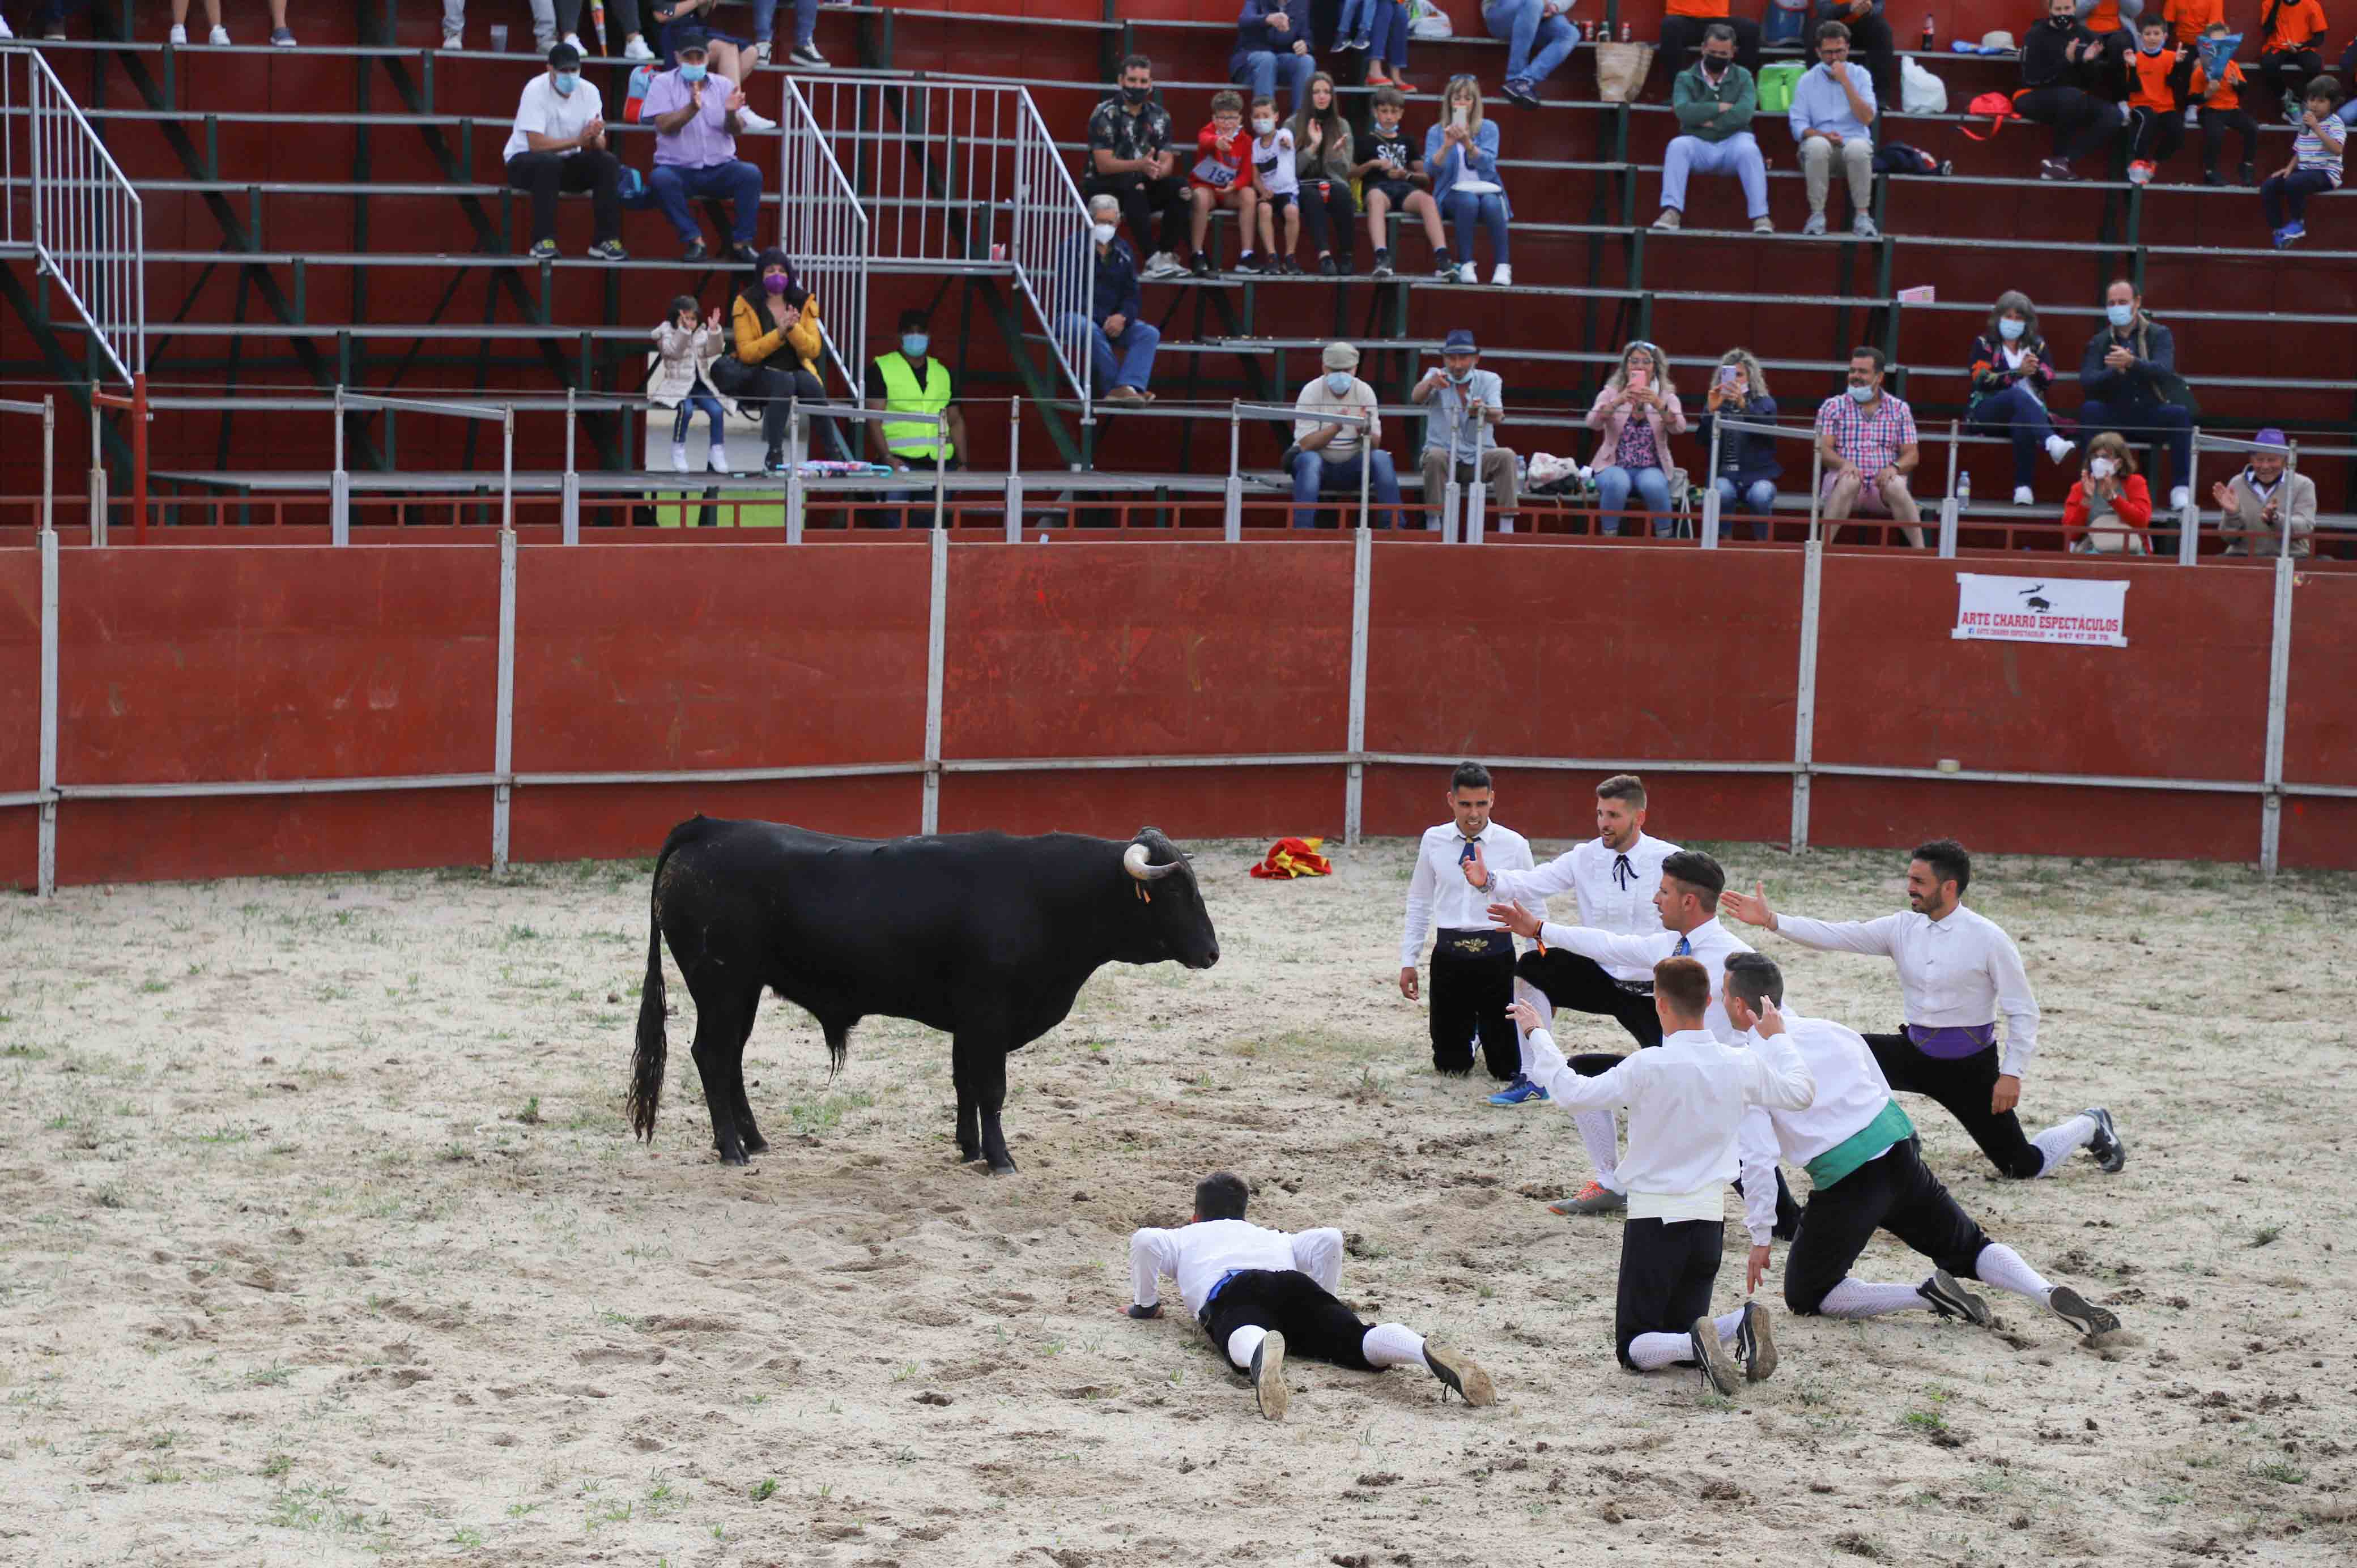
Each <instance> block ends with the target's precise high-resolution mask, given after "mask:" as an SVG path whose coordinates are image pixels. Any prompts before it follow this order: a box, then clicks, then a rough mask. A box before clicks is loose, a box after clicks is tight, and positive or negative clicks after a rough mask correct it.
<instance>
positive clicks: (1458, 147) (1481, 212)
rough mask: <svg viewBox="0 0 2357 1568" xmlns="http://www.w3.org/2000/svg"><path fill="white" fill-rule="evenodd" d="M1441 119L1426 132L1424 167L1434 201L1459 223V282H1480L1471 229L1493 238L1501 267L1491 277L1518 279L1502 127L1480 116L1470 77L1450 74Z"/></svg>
mask: <svg viewBox="0 0 2357 1568" xmlns="http://www.w3.org/2000/svg"><path fill="white" fill-rule="evenodd" d="M1440 102H1441V122H1440V124H1437V125H1435V126H1434V127H1433V128H1432V129H1431V130H1429V131H1427V132H1426V133H1425V135H1424V166H1425V167H1426V170H1428V171H1429V172H1430V173H1431V175H1432V195H1433V199H1434V200H1436V201H1437V202H1438V203H1439V204H1440V210H1441V211H1442V212H1443V213H1444V214H1446V215H1447V216H1448V220H1449V221H1450V222H1451V223H1454V224H1455V225H1456V226H1457V281H1458V283H1475V282H1478V281H1480V280H1479V279H1478V277H1477V276H1476V275H1475V274H1474V271H1473V227H1474V225H1475V224H1476V223H1477V222H1478V223H1479V224H1480V226H1481V228H1482V229H1483V230H1484V231H1487V232H1488V234H1489V236H1490V253H1491V256H1492V257H1493V258H1494V259H1495V261H1496V263H1497V265H1496V266H1495V267H1493V268H1492V269H1491V273H1490V281H1491V283H1493V284H1496V285H1499V286H1501V287H1504V286H1506V285H1510V284H1512V282H1513V281H1514V269H1513V267H1512V265H1511V264H1510V263H1509V262H1508V260H1507V255H1506V224H1507V222H1508V220H1510V219H1511V218H1512V216H1513V215H1512V212H1511V211H1510V210H1509V209H1508V208H1507V206H1506V188H1505V187H1504V186H1503V185H1501V184H1500V183H1499V182H1498V126H1497V123H1496V122H1495V121H1492V120H1488V119H1485V118H1483V117H1482V114H1481V88H1480V84H1479V83H1478V82H1476V81H1474V80H1473V79H1472V78H1471V77H1469V76H1457V77H1451V78H1450V79H1449V81H1448V90H1447V91H1444V92H1443V93H1442V94H1441V95H1440Z"/></svg>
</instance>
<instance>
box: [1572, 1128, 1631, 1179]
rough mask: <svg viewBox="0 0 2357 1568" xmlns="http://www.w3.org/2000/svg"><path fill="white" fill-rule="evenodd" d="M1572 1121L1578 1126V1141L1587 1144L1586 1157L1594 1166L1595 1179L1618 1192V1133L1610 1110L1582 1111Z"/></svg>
mask: <svg viewBox="0 0 2357 1568" xmlns="http://www.w3.org/2000/svg"><path fill="white" fill-rule="evenodd" d="M1572 1121H1573V1122H1574V1123H1576V1124H1577V1126H1578V1128H1579V1141H1580V1142H1581V1143H1583V1144H1587V1159H1588V1163H1589V1164H1590V1165H1594V1166H1595V1167H1596V1179H1597V1180H1598V1181H1600V1182H1602V1183H1603V1184H1604V1185H1605V1186H1606V1187H1610V1188H1611V1189H1612V1190H1613V1191H1615V1192H1619V1191H1620V1131H1619V1129H1618V1128H1617V1127H1615V1126H1614V1124H1613V1122H1612V1112H1609V1111H1582V1112H1579V1113H1578V1114H1577V1115H1576V1116H1574V1117H1573V1118H1572Z"/></svg>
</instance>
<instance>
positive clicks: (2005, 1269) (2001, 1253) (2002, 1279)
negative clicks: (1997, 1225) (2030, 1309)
mask: <svg viewBox="0 0 2357 1568" xmlns="http://www.w3.org/2000/svg"><path fill="white" fill-rule="evenodd" d="M1973 1274H1974V1276H1975V1278H1977V1279H1978V1280H1979V1281H1980V1282H1981V1283H1983V1284H1990V1285H1995V1286H1996V1288H1997V1289H1999V1290H2002V1291H2011V1292H2012V1293H2013V1294H2016V1295H2018V1296H2023V1297H2026V1298H2027V1299H2029V1300H2030V1301H2034V1302H2036V1303H2037V1304H2038V1305H2040V1306H2044V1305H2046V1298H2047V1297H2048V1296H2050V1295H2051V1294H2054V1287H2053V1286H2052V1285H2050V1284H2049V1283H2046V1276H2045V1275H2043V1274H2041V1273H2039V1272H2038V1271H2037V1270H2036V1269H2033V1268H2031V1267H2030V1266H2029V1264H2028V1263H2026V1262H2022V1260H2021V1254H2020V1253H2018V1252H2017V1251H2014V1250H2013V1249H2012V1248H2010V1247H2002V1246H1999V1245H1998V1244H1997V1243H1996V1242H1995V1241H1992V1242H1990V1243H1989V1244H1988V1245H1987V1246H1986V1247H1983V1248H1982V1249H1981V1255H1980V1256H1979V1257H1977V1258H1975V1259H1974V1260H1973Z"/></svg>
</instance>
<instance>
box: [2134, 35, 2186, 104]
mask: <svg viewBox="0 0 2357 1568" xmlns="http://www.w3.org/2000/svg"><path fill="white" fill-rule="evenodd" d="M2176 69H2177V51H2176V50H2174V49H2166V48H2165V49H2163V50H2161V51H2160V52H2159V53H2158V54H2157V55H2148V54H2147V53H2145V52H2144V51H2143V50H2142V49H2136V50H2132V51H2130V53H2129V55H2128V107H2129V108H2131V109H2149V110H2152V111H2153V112H2154V113H2161V114H2166V113H2169V111H2170V110H2172V109H2174V108H2176V107H2177V94H2176V93H2175V92H2173V91H2170V90H2169V72H2170V71H2173V70H2176Z"/></svg>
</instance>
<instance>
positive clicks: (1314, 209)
mask: <svg viewBox="0 0 2357 1568" xmlns="http://www.w3.org/2000/svg"><path fill="white" fill-rule="evenodd" d="M1324 183H1325V186H1326V194H1325V195H1324V196H1322V197H1321V196H1319V195H1318V184H1319V182H1318V181H1317V180H1314V179H1313V180H1307V181H1305V182H1303V184H1302V187H1301V226H1302V227H1303V228H1304V229H1306V230H1308V232H1309V248H1310V249H1311V250H1313V251H1316V252H1318V254H1319V255H1321V256H1322V255H1326V254H1328V253H1329V252H1331V253H1333V254H1335V255H1338V256H1340V258H1341V260H1342V263H1343V264H1344V265H1345V266H1348V265H1351V264H1352V262H1353V258H1354V257H1355V256H1356V255H1357V253H1358V228H1359V204H1358V203H1357V202H1355V201H1353V200H1351V184H1350V181H1348V180H1341V179H1331V180H1327V181H1325V182H1324Z"/></svg>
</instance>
